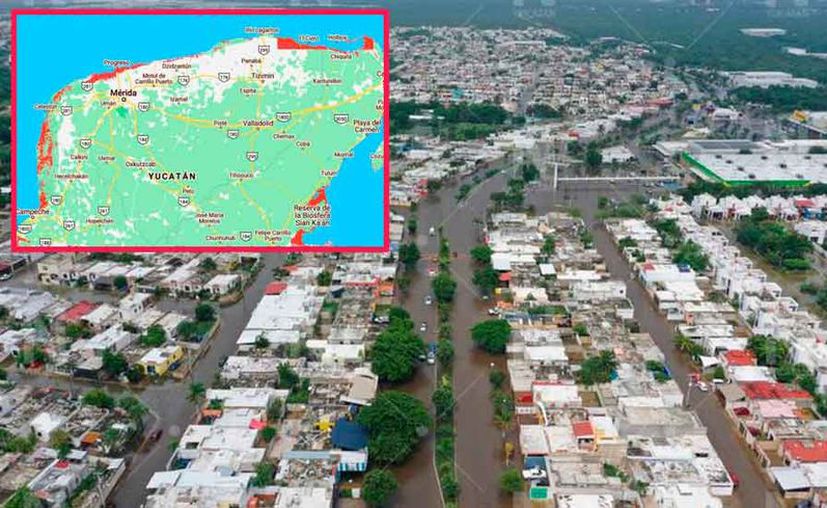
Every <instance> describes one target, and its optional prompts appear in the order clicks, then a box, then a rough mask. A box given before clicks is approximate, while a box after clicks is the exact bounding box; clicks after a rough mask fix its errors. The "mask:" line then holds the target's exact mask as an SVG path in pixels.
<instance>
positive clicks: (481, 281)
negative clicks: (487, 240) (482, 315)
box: [473, 265, 500, 295]
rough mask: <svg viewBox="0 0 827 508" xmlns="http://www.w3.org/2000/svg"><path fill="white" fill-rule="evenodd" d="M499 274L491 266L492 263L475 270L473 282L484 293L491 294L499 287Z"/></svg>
mask: <svg viewBox="0 0 827 508" xmlns="http://www.w3.org/2000/svg"><path fill="white" fill-rule="evenodd" d="M499 280H500V279H499V275H497V272H496V271H494V269H493V268H491V265H487V266H484V267H482V268H477V269H476V270H474V277H473V282H474V284H475V285H476V286H477V287H478V288H479V289H480V292H481V293H482V294H484V295H489V294H491V292H492V291H493V290H494V288H496V287H497V283H498V282H499Z"/></svg>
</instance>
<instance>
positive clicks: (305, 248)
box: [10, 8, 390, 253]
mask: <svg viewBox="0 0 827 508" xmlns="http://www.w3.org/2000/svg"><path fill="white" fill-rule="evenodd" d="M66 14H71V15H88V14H114V15H132V14H137V15H147V14H148V15H155V14H168V15H187V14H189V15H192V14H195V15H205V14H207V15H210V14H215V15H288V16H290V15H314V14H315V15H378V16H382V20H383V25H384V26H383V28H384V37H383V39H384V40H383V51H384V60H385V61H384V77H383V81H384V92H385V97H384V130H385V134H384V156H385V159H384V173H385V178H384V191H385V192H384V198H385V206H384V214H385V220H384V233H383V242H382V245H381V246H368V247H358V246H356V247H354V246H344V247H336V246H326V245H301V246H277V247H276V246H273V247H265V246H250V247H244V246H235V245H233V246H223V247H222V246H216V247H206V246H184V247H174V246H156V247H135V246H124V247H110V246H95V247H92V246H87V247H75V246H69V245H67V246H49V247H42V246H39V245H38V246H34V245H20V244H19V243H18V238H17V193H16V189H17V157H16V136H15V131H16V128H15V127H16V125H17V116H16V115H17V97H16V93H15V89H16V85H17V81H16V79H17V76H16V74H17V73H16V67H17V53H16V51H17V47H16V38H17V16H18V15H56V16H60V15H66ZM10 57H11V124H12V129H11V235H12V236H11V250H12V252H19V253H25V252H40V253H51V252H274V253H275V252H378V253H384V252H388V251H389V250H390V12H389V11H388V10H387V9H289V8H286V9H278V8H266V9H231V8H229V9H39V8H33V9H12V10H11V53H10Z"/></svg>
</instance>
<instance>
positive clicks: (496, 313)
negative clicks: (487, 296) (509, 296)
mask: <svg viewBox="0 0 827 508" xmlns="http://www.w3.org/2000/svg"><path fill="white" fill-rule="evenodd" d="M488 315H489V316H499V315H500V311H499V309H497V308H496V307H490V308H489V309H488Z"/></svg>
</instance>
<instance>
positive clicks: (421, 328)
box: [419, 321, 428, 333]
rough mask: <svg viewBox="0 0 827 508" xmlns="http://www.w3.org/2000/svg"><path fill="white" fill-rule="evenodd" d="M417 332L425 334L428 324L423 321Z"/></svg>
mask: <svg viewBox="0 0 827 508" xmlns="http://www.w3.org/2000/svg"><path fill="white" fill-rule="evenodd" d="M419 331H420V332H422V333H425V332H427V331H428V323H426V322H425V321H423V322H422V324H421V325H419Z"/></svg>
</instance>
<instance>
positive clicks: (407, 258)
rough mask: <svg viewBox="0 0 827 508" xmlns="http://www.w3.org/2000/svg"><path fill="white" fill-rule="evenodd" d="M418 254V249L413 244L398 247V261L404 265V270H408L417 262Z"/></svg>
mask: <svg viewBox="0 0 827 508" xmlns="http://www.w3.org/2000/svg"><path fill="white" fill-rule="evenodd" d="M419 258H420V254H419V247H417V246H416V244H415V243H413V242H410V243H403V244H402V245H400V246H399V261H400V262H402V264H403V265H405V269H406V270H410V269H412V268H413V267H415V266H416V263H417V262H419Z"/></svg>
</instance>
